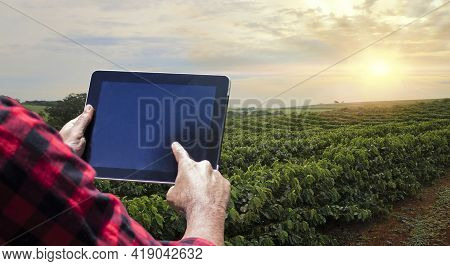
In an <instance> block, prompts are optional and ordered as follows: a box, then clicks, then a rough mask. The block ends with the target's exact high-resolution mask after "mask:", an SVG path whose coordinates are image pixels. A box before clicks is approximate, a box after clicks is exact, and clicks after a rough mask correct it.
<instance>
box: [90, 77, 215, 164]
mask: <svg viewBox="0 0 450 266" xmlns="http://www.w3.org/2000/svg"><path fill="white" fill-rule="evenodd" d="M215 95H216V88H215V87H212V86H198V85H192V86H191V85H174V84H148V83H127V82H109V81H104V82H102V85H101V90H100V97H99V102H98V106H97V109H96V116H95V127H94V129H93V132H92V137H91V143H90V145H91V151H92V153H91V155H90V160H89V161H90V163H91V164H92V165H93V166H94V167H105V168H122V169H138V170H158V171H164V169H167V171H170V170H172V171H173V169H176V162H175V159H174V157H173V155H172V151H171V148H170V145H171V143H172V142H173V141H178V142H180V143H181V144H182V145H183V146H185V147H186V149H187V150H188V152H189V153H190V155H191V157H192V158H193V159H194V160H197V161H200V160H205V159H207V156H206V151H205V145H207V143H208V140H209V139H210V138H211V137H213V136H211V126H212V125H211V121H212V116H213V110H214V106H213V104H214V97H215Z"/></svg>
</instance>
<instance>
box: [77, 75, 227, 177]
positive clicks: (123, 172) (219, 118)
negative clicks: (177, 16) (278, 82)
mask: <svg viewBox="0 0 450 266" xmlns="http://www.w3.org/2000/svg"><path fill="white" fill-rule="evenodd" d="M104 81H111V82H127V83H154V84H176V85H198V86H214V87H216V95H215V98H216V100H217V102H218V103H220V104H215V107H214V110H213V121H212V122H214V123H216V124H217V125H220V126H221V128H216V127H212V128H213V134H214V135H215V136H218V137H217V138H215V139H214V143H213V145H212V146H213V147H215V148H212V149H209V150H208V153H207V154H208V155H207V157H208V158H207V160H208V161H210V162H211V165H213V167H215V168H218V164H219V159H220V152H221V148H222V140H223V132H224V129H225V120H226V113H227V107H228V96H229V89H230V81H229V79H228V77H226V76H210V75H192V74H169V73H142V72H121V71H96V72H94V73H93V74H92V77H91V83H90V86H89V91H88V95H87V99H86V104H90V105H92V106H93V107H94V108H97V106H98V102H99V97H100V91H101V86H102V82H104ZM219 114H220V115H219ZM94 126H95V114H94V118H93V120H92V122H91V125H90V126H89V127H88V128H87V130H86V133H85V136H86V140H87V145H86V150H85V153H84V154H83V159H84V160H86V161H87V162H89V158H90V153H91V147H90V139H91V137H92V132H93V127H94ZM168 156H173V155H171V154H170V155H168ZM93 167H94V168H95V170H96V171H97V175H96V178H99V179H111V180H124V181H139V182H150V183H167V184H173V183H174V181H175V177H176V171H175V172H161V171H149V170H142V169H118V168H105V167H96V166H93ZM124 177H126V178H124ZM149 177H152V178H151V179H149Z"/></svg>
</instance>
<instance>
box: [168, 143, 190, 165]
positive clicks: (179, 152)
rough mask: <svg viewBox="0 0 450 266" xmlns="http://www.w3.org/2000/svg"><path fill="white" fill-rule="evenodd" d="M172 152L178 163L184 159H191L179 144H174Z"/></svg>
mask: <svg viewBox="0 0 450 266" xmlns="http://www.w3.org/2000/svg"><path fill="white" fill-rule="evenodd" d="M172 152H173V155H175V159H176V160H177V162H181V160H184V159H190V158H189V154H188V152H187V151H186V150H185V149H184V148H183V146H181V144H180V143H178V142H174V143H172Z"/></svg>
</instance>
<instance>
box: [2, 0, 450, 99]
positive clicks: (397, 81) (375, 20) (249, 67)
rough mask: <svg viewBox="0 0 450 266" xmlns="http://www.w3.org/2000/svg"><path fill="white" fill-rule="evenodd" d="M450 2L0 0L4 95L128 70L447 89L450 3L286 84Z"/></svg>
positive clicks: (244, 93)
mask: <svg viewBox="0 0 450 266" xmlns="http://www.w3.org/2000/svg"><path fill="white" fill-rule="evenodd" d="M446 1H447V0H442V1H441V0H439V1H436V0H433V1H423V0H414V1H377V0H361V1H346V0H340V1H337V0H336V1H313V0H303V1H302V0H296V1H283V0H278V1H273V0H272V1H235V0H226V1H225V0H224V1H215V0H208V1H201V0H183V1H178V0H176V1H170V0H167V1H148V0H147V1H144V0H135V1H120V0H112V1H104V0H97V1H86V0H78V1H72V0H59V1H49V0H34V1H25V0H24V1H22V0H15V1H14V0H0V94H3V95H8V96H10V97H14V98H18V99H21V100H37V99H43V100H56V99H62V98H63V97H64V96H66V95H67V94H69V93H71V92H76V93H78V92H86V91H87V89H88V87H89V80H90V75H91V74H92V72H94V71H95V70H128V71H143V72H176V73H197V74H220V75H227V76H229V77H230V79H231V83H232V86H231V98H232V99H233V100H235V101H236V102H239V101H243V100H248V99H257V100H265V99H268V98H272V97H274V96H276V97H275V98H276V99H280V100H282V101H284V102H292V101H294V102H296V105H299V104H301V103H302V102H304V101H309V102H310V103H312V104H318V103H330V102H333V101H334V100H338V101H345V102H355V101H378V100H400V99H425V98H427V99H431V98H448V97H450V4H448V5H446V6H444V7H443V8H441V9H439V10H437V11H435V12H433V13H431V14H430V15H428V16H426V17H424V18H422V19H420V20H419V21H417V22H416V23H414V24H412V25H410V26H408V27H406V28H404V29H402V30H401V31H398V32H397V33H395V34H393V35H392V36H390V37H388V38H386V39H385V40H383V41H382V42H380V43H377V44H375V45H373V46H371V47H370V48H368V49H366V50H364V51H362V52H360V53H357V54H356V55H355V56H353V57H351V58H349V59H347V60H345V61H343V62H342V63H340V64H338V65H336V66H334V67H333V68H331V69H329V70H328V71H326V72H324V73H322V74H321V75H319V76H317V77H315V78H312V79H310V80H308V81H307V82H304V83H302V84H300V85H299V86H297V87H295V88H294V89H292V90H290V91H288V92H285V93H282V92H284V91H286V90H287V89H289V88H291V87H292V86H293V85H294V84H297V83H299V82H301V81H302V80H304V79H307V78H308V77H310V76H311V75H314V74H315V73H317V72H318V71H320V70H322V69H324V68H326V67H328V66H331V65H333V64H334V63H335V62H337V61H339V60H340V59H342V58H344V57H346V56H348V55H350V54H352V53H354V52H355V51H357V50H359V49H361V48H362V47H365V46H367V45H368V44H370V43H371V42H373V41H375V40H377V39H379V38H381V37H383V36H384V35H387V34H389V33H391V32H392V31H394V30H396V29H397V28H398V27H400V26H402V25H404V24H406V23H408V22H410V21H412V20H414V19H416V18H418V17H420V16H422V15H423V14H425V13H426V12H428V11H429V10H431V9H433V8H436V7H438V6H439V5H442V4H443V3H445V2H446ZM5 3H6V4H7V5H10V6H12V7H13V8H14V9H16V10H14V9H12V8H11V7H8V6H6V5H5ZM17 10H18V11H17ZM19 11H20V12H19ZM21 13H22V14H21ZM24 14H25V15H27V16H31V17H32V18H34V20H36V21H38V22H40V23H43V24H45V25H47V26H48V28H46V27H44V26H42V25H40V24H39V23H37V22H36V21H34V20H32V19H30V18H28V17H26V16H25V15H24ZM60 34H63V35H65V36H68V37H69V38H70V39H72V40H74V41H76V42H77V43H79V44H82V45H84V46H85V47H87V48H88V49H89V50H87V49H85V48H82V47H80V46H79V45H77V44H75V43H74V42H72V41H68V40H67V39H64V38H62V37H61V35H60ZM111 62H113V63H111ZM279 94H281V95H279ZM278 95H279V96H278Z"/></svg>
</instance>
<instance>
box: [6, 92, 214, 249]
mask: <svg viewBox="0 0 450 266" xmlns="http://www.w3.org/2000/svg"><path fill="white" fill-rule="evenodd" d="M94 176H95V172H94V170H93V169H92V167H91V166H90V165H88V164H87V163H85V162H84V161H83V160H81V159H80V158H79V157H78V156H76V155H75V154H74V153H72V151H71V149H70V148H69V147H68V146H66V145H65V144H64V143H63V142H62V139H61V137H60V135H59V133H58V132H57V131H56V130H54V129H53V128H51V127H49V126H47V125H46V124H45V123H44V122H43V121H42V119H41V118H40V117H39V116H37V115H36V114H34V113H33V112H30V111H28V110H27V109H25V108H23V107H22V106H21V105H20V104H18V103H17V102H15V101H13V100H11V99H9V98H6V97H0V244H7V245H162V244H167V245H212V243H211V242H209V241H206V240H203V239H199V238H189V239H183V240H180V241H174V242H164V243H163V242H159V241H156V240H155V239H154V238H153V237H152V236H151V235H150V234H149V233H148V232H147V231H146V230H145V229H144V228H142V226H141V225H139V224H138V223H137V222H136V221H134V220H133V219H132V218H131V217H130V216H128V213H127V211H126V210H125V207H124V206H123V205H122V203H121V202H120V200H119V199H118V198H117V197H115V196H113V195H111V194H104V193H101V192H99V191H98V190H97V189H96V188H95V186H94V183H93V182H94Z"/></svg>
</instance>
